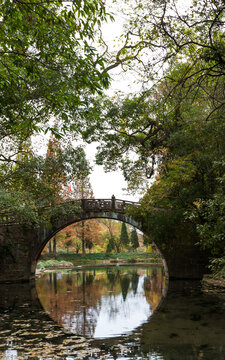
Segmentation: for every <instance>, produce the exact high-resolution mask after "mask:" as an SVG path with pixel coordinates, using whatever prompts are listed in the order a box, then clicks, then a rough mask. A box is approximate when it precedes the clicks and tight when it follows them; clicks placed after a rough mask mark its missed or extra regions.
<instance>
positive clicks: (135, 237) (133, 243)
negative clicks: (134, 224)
mask: <svg viewBox="0 0 225 360" xmlns="http://www.w3.org/2000/svg"><path fill="white" fill-rule="evenodd" d="M131 246H132V248H133V249H135V250H136V249H137V248H138V247H139V241H138V235H137V230H136V229H134V230H132V232H131Z"/></svg>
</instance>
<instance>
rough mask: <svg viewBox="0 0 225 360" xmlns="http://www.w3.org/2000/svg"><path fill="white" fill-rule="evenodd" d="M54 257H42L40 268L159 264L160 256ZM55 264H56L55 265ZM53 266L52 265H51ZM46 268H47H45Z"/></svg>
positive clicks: (131, 254) (135, 253)
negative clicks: (121, 263) (59, 265)
mask: <svg viewBox="0 0 225 360" xmlns="http://www.w3.org/2000/svg"><path fill="white" fill-rule="evenodd" d="M52 258H53V256H52V255H51V254H45V255H43V256H41V258H40V261H39V262H38V264H41V265H39V266H45V265H46V264H47V267H49V266H57V264H62V263H63V262H70V263H72V264H74V265H76V264H88V263H101V262H102V261H103V260H110V262H112V263H113V262H115V263H117V262H119V261H122V262H127V263H137V262H143V263H148V262H159V261H160V259H161V258H160V255H159V254H153V253H146V252H136V251H133V252H123V253H119V254H115V253H110V254H107V253H96V254H86V255H85V256H82V255H81V254H73V253H69V254H65V253H58V254H57V255H56V256H55V258H54V260H52ZM53 263H54V264H53ZM50 264H52V265H50ZM45 267H46V266H45Z"/></svg>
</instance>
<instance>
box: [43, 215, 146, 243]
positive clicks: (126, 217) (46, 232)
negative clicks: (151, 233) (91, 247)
mask: <svg viewBox="0 0 225 360" xmlns="http://www.w3.org/2000/svg"><path fill="white" fill-rule="evenodd" d="M90 219H111V220H117V221H122V222H125V223H127V224H129V225H132V226H134V227H136V228H137V229H138V230H140V231H143V229H142V226H141V224H139V223H138V222H137V221H135V220H134V219H133V218H132V217H131V216H129V215H125V214H122V213H119V212H115V211H110V212H109V211H101V212H96V211H94V212H93V211H90V212H83V213H81V214H79V216H76V217H69V218H67V219H62V221H58V222H57V224H55V226H53V227H52V229H48V230H47V229H44V234H43V239H42V249H43V248H44V247H45V245H46V244H47V243H48V241H49V240H50V239H51V238H52V237H53V236H55V235H56V234H57V233H58V232H59V231H60V230H62V229H64V228H65V227H67V226H69V225H72V224H75V223H77V222H80V221H84V220H90Z"/></svg>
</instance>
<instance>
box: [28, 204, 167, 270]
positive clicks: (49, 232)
mask: <svg viewBox="0 0 225 360" xmlns="http://www.w3.org/2000/svg"><path fill="white" fill-rule="evenodd" d="M79 201H80V205H81V212H79V213H78V214H74V216H69V217H66V218H65V217H61V218H60V219H58V220H57V221H56V222H55V223H53V224H52V228H51V229H44V231H43V235H42V237H41V242H40V246H39V248H37V251H36V254H35V258H34V259H33V264H32V272H33V271H35V269H36V264H37V260H38V258H39V256H40V254H41V252H42V250H43V249H44V247H45V246H46V245H47V243H48V242H49V241H50V239H51V238H53V237H54V236H55V235H56V234H57V233H58V232H59V231H60V230H62V229H64V228H66V227H67V226H69V225H72V224H75V223H78V222H80V221H86V220H90V219H97V218H98V219H99V218H100V219H112V220H117V221H120V222H124V223H126V224H129V225H131V226H133V227H135V228H136V229H138V230H140V231H141V232H143V233H145V234H146V232H145V231H144V230H143V227H142V224H141V223H138V222H137V221H136V220H135V219H134V218H133V217H132V216H130V215H128V214H127V213H126V207H127V206H134V207H138V206H139V204H138V203H135V202H131V201H125V200H119V199H115V198H114V197H112V198H111V199H82V200H79ZM146 235H147V234H146ZM155 246H156V248H157V249H158V251H159V253H160V255H161V257H162V259H163V264H164V268H165V271H166V272H167V265H166V261H165V259H164V257H163V255H162V253H161V251H160V250H159V248H158V246H157V244H155Z"/></svg>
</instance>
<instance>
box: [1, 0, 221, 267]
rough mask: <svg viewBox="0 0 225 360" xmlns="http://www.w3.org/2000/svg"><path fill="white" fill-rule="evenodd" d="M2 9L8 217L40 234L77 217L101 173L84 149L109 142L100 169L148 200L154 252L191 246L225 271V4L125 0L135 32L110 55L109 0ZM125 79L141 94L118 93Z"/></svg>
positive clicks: (144, 206) (146, 218) (129, 28)
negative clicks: (175, 242)
mask: <svg viewBox="0 0 225 360" xmlns="http://www.w3.org/2000/svg"><path fill="white" fill-rule="evenodd" d="M3 4H4V6H1V7H0V27H1V31H0V48H1V51H0V122H1V127H0V140H1V144H0V212H1V213H3V214H5V213H13V214H14V216H15V217H16V218H17V221H18V222H20V223H22V224H24V223H25V224H26V225H30V226H39V225H40V224H43V223H45V224H47V223H48V222H49V219H50V217H51V216H53V215H54V216H60V215H61V214H62V212H63V213H65V212H70V211H76V210H77V207H76V205H74V204H73V205H71V203H70V202H69V201H67V200H71V199H74V198H75V199H77V198H84V197H85V196H86V195H87V194H85V193H83V194H82V193H81V194H79V193H78V192H77V191H75V190H76V188H77V184H78V186H79V189H80V191H81V192H82V191H84V189H87V186H86V185H84V184H87V181H88V176H89V175H90V173H91V166H90V164H89V162H88V159H87V158H86V155H85V150H84V147H83V145H80V143H81V140H82V141H83V142H86V143H91V142H94V141H97V142H98V143H99V145H98V152H97V155H96V163H97V164H99V165H104V167H105V169H106V171H110V170H117V169H120V170H122V172H123V174H124V178H125V179H126V181H127V182H128V190H129V191H130V192H137V191H139V192H140V191H141V206H140V208H138V209H136V210H135V212H134V213H133V216H135V217H136V219H138V220H141V221H142V222H143V223H146V224H148V226H149V229H150V230H151V239H150V241H157V240H158V239H162V241H163V239H169V238H170V237H173V238H174V237H175V238H178V237H180V236H182V237H184V238H185V236H187V237H189V236H192V237H194V238H196V243H197V244H199V245H200V246H202V247H203V248H204V249H208V250H210V252H211V256H212V260H211V267H212V269H213V270H214V271H215V272H216V273H220V274H223V273H224V268H225V253H224V243H225V202H224V187H225V175H224V168H225V156H224V155H225V146H224V144H225V122H224V114H225V112H224V109H225V33H224V28H225V27H224V25H225V18H224V15H225V4H224V1H223V0H213V1H212V0H200V1H196V0H192V1H189V2H187V3H186V4H185V5H184V6H183V7H181V5H180V2H179V1H177V0H173V1H162V0H157V1H153V0H150V1H149V0H142V1H140V0H134V1H132V2H129V1H126V0H124V1H122V2H121V1H120V2H119V1H116V2H115V4H116V5H115V6H118V7H119V9H120V12H121V14H123V18H124V24H123V25H124V28H123V31H122V34H121V37H120V38H119V39H117V40H116V44H117V46H116V48H115V49H114V50H112V51H111V50H110V49H109V47H108V45H107V43H106V42H105V40H104V31H103V30H102V28H101V26H102V25H103V24H104V23H105V22H107V21H108V22H110V21H113V17H112V15H111V14H110V9H109V10H107V9H106V7H105V6H106V5H105V4H104V3H103V2H100V1H98V0H92V1H90V0H84V1H82V2H81V1H72V2H71V3H68V2H64V1H60V0H58V1H54V2H49V1H45V0H44V1H42V2H40V1H35V0H34V1H32V2H30V1H19V0H15V1H10V0H4V1H3ZM115 17H116V15H115ZM113 69H119V70H120V71H121V73H123V76H127V78H128V79H129V77H130V79H131V91H130V93H129V94H127V93H121V92H120V93H115V94H114V96H110V97H109V96H108V95H107V92H106V91H105V90H106V89H107V88H110V84H111V82H112V79H113V75H112V74H113V72H112V70H113ZM126 74H127V75H126ZM133 76H135V77H136V81H137V84H138V89H139V90H138V91H137V90H136V89H135V86H133V87H134V89H133V91H132V84H133V83H134V81H133ZM46 139H47V140H46ZM46 142H47V144H46ZM43 144H44V145H43ZM75 144H76V145H75ZM77 144H79V145H77ZM42 147H43V148H45V149H46V151H42V152H40V149H41V148H42ZM82 189H83V190H82ZM89 190H90V191H91V188H90V189H89ZM90 196H91V195H90ZM62 201H63V202H64V206H63V207H62V206H60V205H59V204H60V202H62ZM49 205H51V206H49ZM153 209H154V210H153ZM162 210H163V211H162ZM82 226H83V225H81V230H78V228H77V229H76V231H77V232H79V231H81V232H82ZM95 226H97V224H95ZM90 227H91V226H90ZM65 231H71V230H65ZM90 231H91V230H90ZM66 236H67V235H66ZM81 237H82V236H81ZM67 239H70V236H68V237H67ZM68 241H69V240H68ZM81 242H82V239H81ZM68 243H69V242H68ZM87 243H88V242H87ZM108 243H110V242H108ZM81 246H82V244H81ZM109 246H112V244H111V245H109ZM114 246H116V245H115V244H114ZM79 251H80V250H79ZM83 251H84V248H83Z"/></svg>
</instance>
